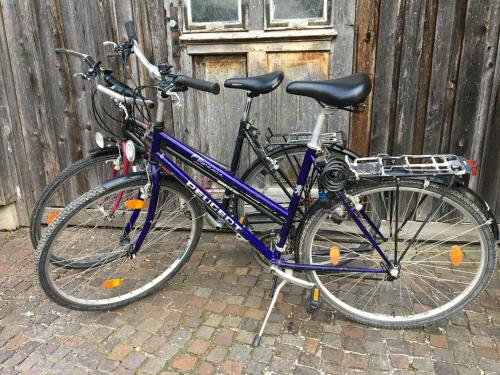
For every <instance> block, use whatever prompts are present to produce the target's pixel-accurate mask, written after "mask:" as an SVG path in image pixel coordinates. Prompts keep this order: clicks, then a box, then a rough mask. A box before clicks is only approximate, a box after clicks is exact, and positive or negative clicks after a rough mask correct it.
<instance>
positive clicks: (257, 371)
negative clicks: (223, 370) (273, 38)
mask: <svg viewBox="0 0 500 375" xmlns="http://www.w3.org/2000/svg"><path fill="white" fill-rule="evenodd" d="M265 368H266V365H265V364H264V363H260V362H257V361H254V360H252V361H249V362H248V363H247V367H246V369H245V370H246V372H247V374H250V375H262V374H264V373H265V372H264V369H265Z"/></svg>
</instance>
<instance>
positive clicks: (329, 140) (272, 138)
mask: <svg viewBox="0 0 500 375" xmlns="http://www.w3.org/2000/svg"><path fill="white" fill-rule="evenodd" d="M311 135H312V133H309V132H295V133H276V134H274V133H273V132H272V130H271V129H270V128H267V130H266V140H267V142H268V143H269V144H286V143H290V144H307V143H308V142H309V140H310V139H311ZM320 139H321V142H323V143H324V144H337V145H340V146H342V147H345V144H346V142H345V134H344V132H343V131H336V132H331V133H323V134H321V137H320Z"/></svg>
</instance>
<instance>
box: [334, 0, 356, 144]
mask: <svg viewBox="0 0 500 375" xmlns="http://www.w3.org/2000/svg"><path fill="white" fill-rule="evenodd" d="M334 4H335V5H334V10H333V28H334V29H335V30H337V36H336V38H335V40H334V42H333V49H332V51H333V53H332V57H331V62H330V78H339V77H342V76H346V75H349V74H352V71H353V57H354V22H355V19H356V16H355V13H356V2H355V1H352V0H336V1H335V2H334ZM350 117H351V116H350V114H349V112H346V111H338V112H337V113H336V114H335V115H333V116H330V119H329V125H330V126H328V129H329V130H330V131H332V130H341V131H344V132H345V133H346V135H347V134H348V133H349V124H350Z"/></svg>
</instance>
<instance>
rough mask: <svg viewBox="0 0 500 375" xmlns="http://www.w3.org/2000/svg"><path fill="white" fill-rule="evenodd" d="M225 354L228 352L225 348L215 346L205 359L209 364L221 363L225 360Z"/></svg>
mask: <svg viewBox="0 0 500 375" xmlns="http://www.w3.org/2000/svg"><path fill="white" fill-rule="evenodd" d="M227 352H228V350H227V348H225V347H222V346H216V347H215V348H213V349H212V350H211V351H210V353H208V356H207V357H206V358H207V360H209V361H210V362H214V363H221V362H222V361H223V360H224V358H226V355H227Z"/></svg>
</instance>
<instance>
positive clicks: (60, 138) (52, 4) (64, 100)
mask: <svg viewBox="0 0 500 375" xmlns="http://www.w3.org/2000/svg"><path fill="white" fill-rule="evenodd" d="M35 6H36V14H37V19H38V24H39V25H40V26H39V33H38V37H39V39H40V41H41V44H42V45H43V48H42V50H41V52H42V60H43V65H44V69H45V75H46V77H47V78H48V77H50V79H47V78H46V79H45V82H46V85H47V104H48V105H49V113H50V116H51V118H52V120H51V122H50V123H48V124H46V125H45V126H47V127H48V130H49V131H50V132H51V133H52V134H51V137H54V139H55V140H56V145H57V154H58V158H59V163H58V165H55V166H52V168H51V170H52V172H53V173H52V174H49V175H48V176H47V181H49V180H51V179H52V178H53V177H54V173H57V172H59V171H60V170H61V169H63V168H65V167H66V166H68V165H69V164H71V162H72V161H73V160H74V157H75V154H76V149H75V148H76V145H78V143H79V141H80V140H79V135H78V132H77V129H78V121H77V119H76V116H75V110H74V102H73V96H72V95H70V92H71V87H72V82H71V81H72V79H73V77H72V75H71V72H70V71H69V66H68V64H67V60H66V59H65V58H60V57H59V56H57V55H56V54H55V52H54V48H57V47H61V46H64V34H63V33H64V32H63V30H62V24H61V13H60V8H59V1H57V0H49V1H47V2H46V3H45V4H43V3H36V4H35Z"/></svg>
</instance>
